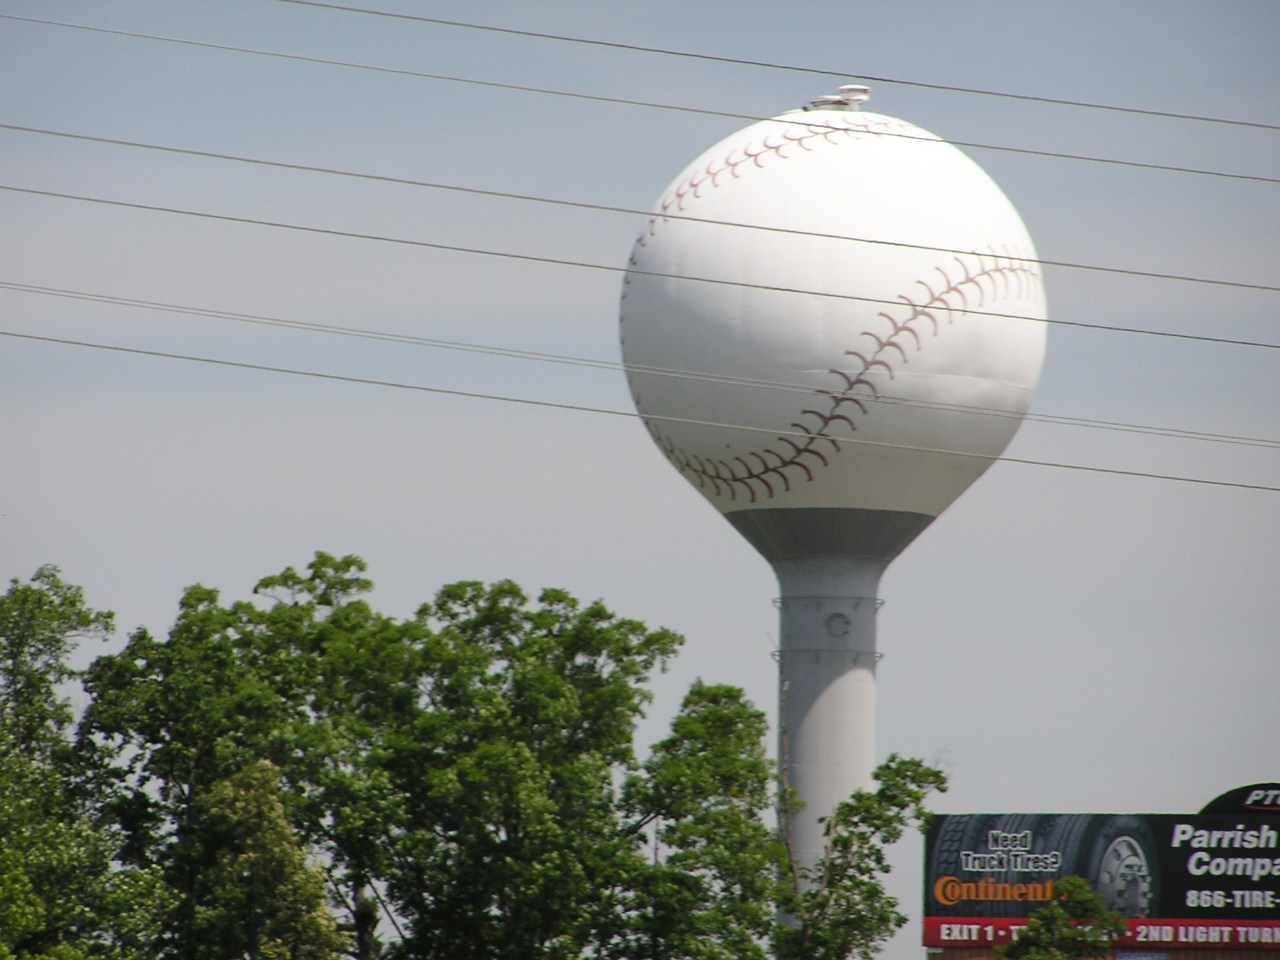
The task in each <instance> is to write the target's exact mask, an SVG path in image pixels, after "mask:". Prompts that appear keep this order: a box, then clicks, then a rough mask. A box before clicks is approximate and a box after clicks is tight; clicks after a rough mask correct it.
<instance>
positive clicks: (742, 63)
mask: <svg viewBox="0 0 1280 960" xmlns="http://www.w3.org/2000/svg"><path fill="white" fill-rule="evenodd" d="M275 2H276V3H288V4H293V5H295V6H300V7H318V8H320V9H325V10H339V11H342V12H345V13H359V14H367V15H370V16H375V17H388V18H391V19H395V20H410V21H415V22H418V23H429V24H434V25H436V26H443V27H460V28H463V29H467V30H480V31H487V32H490V33H503V34H508V35H511V36H517V37H530V38H534V39H538V40H554V41H557V42H561V43H573V44H582V45H584V46H591V47H605V48H607V49H611V50H627V51H631V52H633V53H650V54H658V55H661V56H665V57H678V58H681V59H685V60H700V61H704V62H709V63H724V64H729V65H732V66H739V67H760V68H764V69H767V70H782V71H786V72H787V73H807V74H811V75H813V76H819V77H838V78H847V77H849V76H850V74H849V72H848V71H845V70H823V69H818V68H815V67H802V66H797V65H794V64H785V63H772V62H770V61H767V60H748V59H744V58H741V57H725V56H717V55H715V54H709V53H694V52H691V51H688V50H671V49H668V48H665V47H647V46H642V45H640V44H636V43H621V42H618V41H613V40H596V39H588V38H586V37H573V36H568V35H565V34H558V33H541V32H538V31H534V30H518V29H515V28H513V27H496V26H492V25H490V24H483V23H466V22H463V21H460V20H444V19H441V18H439V17H424V16H420V15H417V14H410V13H393V12H391V11H387V10H370V9H367V8H365V7H353V6H347V5H344V4H338V3H321V2H319V0H275ZM858 79H860V80H868V81H870V82H872V83H891V84H897V85H898V86H904V87H916V88H918V89H922V90H940V91H945V92H948V93H965V94H975V95H977V96H983V97H999V98H1002V99H1006V100H1021V101H1024V102H1028V103H1043V104H1051V105H1054V106H1063V107H1080V108H1085V109H1088V110H1107V111H1111V112H1114V113H1127V114H1132V115H1137V116H1144V117H1160V118H1163V119H1167V120H1191V121H1196V122H1200V123H1218V124H1226V125H1228V126H1234V127H1254V128H1257V129H1260V130H1280V125H1277V124H1273V123H1261V122H1258V121H1254V120H1233V119H1229V118H1226V117H1208V116H1200V115H1197V114H1186V113H1172V112H1168V111H1164V110H1150V109H1146V108H1143V107H1124V106H1118V105H1115V104H1107V103H1091V102H1089V101H1086V100H1064V99H1061V98H1058V97H1041V96H1034V95H1031V94H1025V93H1009V92H1007V91H1001V90H984V89H981V88H978V87H957V86H952V85H950V84H945V83H925V82H923V81H920V80H904V79H902V78H901V77H874V76H870V75H869V74H858Z"/></svg>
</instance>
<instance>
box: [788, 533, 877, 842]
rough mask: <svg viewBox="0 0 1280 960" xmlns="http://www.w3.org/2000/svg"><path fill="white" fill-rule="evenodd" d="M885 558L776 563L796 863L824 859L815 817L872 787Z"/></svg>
mask: <svg viewBox="0 0 1280 960" xmlns="http://www.w3.org/2000/svg"><path fill="white" fill-rule="evenodd" d="M886 566H887V561H885V560H883V559H880V558H873V557H831V556H827V557H809V558H793V559H788V560H775V561H774V562H773V568H774V571H775V572H776V573H777V576H778V583H779V585H780V587H781V592H782V596H781V600H780V601H779V607H780V611H781V615H780V624H779V636H780V640H781V642H780V647H781V649H780V656H779V676H778V680H779V688H778V703H779V730H778V761H779V764H780V766H781V768H782V773H783V777H784V780H785V783H786V784H787V786H789V787H790V788H792V789H793V790H794V791H795V792H796V794H797V795H798V796H799V798H800V799H801V801H802V802H803V803H804V807H803V808H802V809H801V810H799V811H798V812H797V813H796V814H795V815H793V816H792V817H790V818H789V819H788V821H787V823H786V824H785V829H786V836H787V839H788V842H789V844H790V847H791V856H792V859H793V860H794V861H795V862H796V863H797V864H800V865H803V866H808V865H812V864H815V863H816V862H817V861H818V860H819V859H820V858H821V856H822V853H823V848H824V841H823V825H822V824H821V823H819V822H818V818H819V817H825V816H828V815H830V814H831V813H833V812H834V811H835V808H836V805H837V804H839V803H840V802H841V801H842V800H846V799H848V797H849V795H850V794H851V793H853V791H855V790H858V789H869V788H871V787H872V786H873V785H874V784H873V780H872V771H873V770H874V769H875V765H876V742H875V739H876V738H875V714H876V659H877V654H876V608H877V606H878V601H877V600H876V590H877V587H878V585H879V582H880V576H881V574H882V573H883V572H884V569H885V567H886Z"/></svg>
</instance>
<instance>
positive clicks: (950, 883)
mask: <svg viewBox="0 0 1280 960" xmlns="http://www.w3.org/2000/svg"><path fill="white" fill-rule="evenodd" d="M933 897H934V899H935V900H937V901H938V903H941V904H943V905H944V906H948V907H949V906H952V905H954V904H957V903H963V902H964V901H966V900H1016V901H1018V902H1030V901H1042V900H1052V899H1053V881H1052V880H1046V881H1045V882H1044V883H999V882H997V881H996V878H995V877H983V878H982V879H981V880H961V879H960V878H959V877H939V878H938V879H937V881H936V882H935V883H934V885H933Z"/></svg>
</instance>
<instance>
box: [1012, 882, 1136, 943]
mask: <svg viewBox="0 0 1280 960" xmlns="http://www.w3.org/2000/svg"><path fill="white" fill-rule="evenodd" d="M1053 894H1054V898H1053V900H1052V901H1050V902H1049V903H1047V904H1046V905H1045V906H1043V907H1041V908H1040V909H1039V910H1037V911H1036V912H1035V913H1033V914H1032V915H1031V919H1030V920H1028V921H1027V925H1026V928H1025V929H1023V931H1022V932H1021V933H1020V934H1019V935H1018V939H1017V940H1014V941H1013V942H1012V943H1009V944H1005V945H1003V946H1000V947H997V948H996V952H995V956H996V958H997V960H1094V958H1099V957H1106V956H1108V955H1109V953H1110V951H1111V947H1112V944H1113V943H1114V942H1115V940H1116V938H1117V937H1120V936H1123V935H1124V933H1125V930H1126V927H1125V923H1124V920H1123V919H1122V918H1121V917H1120V914H1118V913H1113V912H1112V911H1110V910H1108V909H1107V907H1106V903H1105V902H1104V901H1103V899H1102V897H1101V896H1100V895H1099V894H1097V893H1095V892H1094V890H1093V889H1092V888H1091V887H1090V886H1089V881H1087V880H1084V879H1082V878H1080V877H1063V878H1062V879H1061V880H1057V881H1055V882H1054V885H1053Z"/></svg>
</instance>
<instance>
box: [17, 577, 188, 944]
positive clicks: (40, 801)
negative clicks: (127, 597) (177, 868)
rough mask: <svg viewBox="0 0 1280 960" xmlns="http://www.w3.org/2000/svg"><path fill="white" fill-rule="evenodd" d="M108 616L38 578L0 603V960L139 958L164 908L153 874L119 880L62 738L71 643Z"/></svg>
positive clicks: (88, 782)
mask: <svg viewBox="0 0 1280 960" xmlns="http://www.w3.org/2000/svg"><path fill="white" fill-rule="evenodd" d="M110 627H111V615H110V614H109V613H101V612H98V611H94V610H92V609H90V608H89V607H88V606H86V605H85V603H84V598H83V595H82V592H81V590H80V589H79V588H78V587H75V586H72V585H70V584H67V583H65V582H63V580H62V578H61V574H60V573H59V571H58V569H57V568H56V567H52V566H46V567H42V568H41V569H40V570H38V571H37V572H36V574H35V575H34V576H33V577H32V578H31V580H30V581H29V582H26V583H23V582H21V581H19V580H16V579H15V580H13V581H12V582H11V584H10V588H9V590H8V592H7V593H6V594H5V595H4V596H2V597H0V958H4V960H8V958H22V960H80V958H91V957H93V958H96V957H104V958H113V960H127V958H135V957H136V958H141V957H148V956H150V955H151V953H150V949H151V944H152V943H153V938H154V937H155V935H156V934H157V933H158V931H159V924H160V918H161V916H162V915H163V911H164V906H165V903H166V900H165V893H164V887H163V885H162V883H161V882H160V878H159V875H158V873H157V872H155V871H150V870H131V869H119V868H118V866H117V865H116V864H115V863H114V862H113V857H114V854H115V851H116V849H117V846H118V837H117V836H116V835H115V834H114V832H113V831H112V830H111V828H110V826H109V825H108V824H106V823H104V821H103V818H102V816H101V811H102V808H103V806H104V804H105V799H106V798H105V796H104V794H103V792H102V789H101V788H102V780H101V778H100V777H99V776H96V774H97V773H98V771H95V770H94V769H93V768H92V767H91V766H89V765H88V764H86V762H85V761H84V759H83V758H82V757H80V756H79V755H77V754H76V753H75V752H74V751H73V750H72V747H71V744H70V743H69V742H68V740H67V739H66V736H65V733H66V732H67V728H68V726H69V724H70V721H71V719H72V710H71V705H70V703H69V701H68V700H67V698H66V697H65V696H63V695H61V694H60V692H59V686H60V685H61V684H63V683H65V682H66V681H68V680H71V679H73V678H74V676H75V672H74V671H73V670H72V669H71V667H70V665H69V662H68V658H69V656H70V654H71V653H72V651H73V650H74V648H75V644H76V641H77V640H80V639H86V638H89V639H92V638H102V637H105V636H106V635H107V633H108V632H109V630H110Z"/></svg>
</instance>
